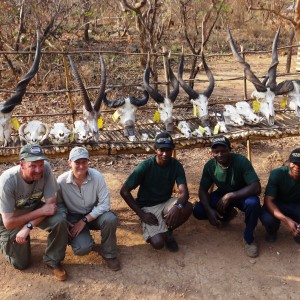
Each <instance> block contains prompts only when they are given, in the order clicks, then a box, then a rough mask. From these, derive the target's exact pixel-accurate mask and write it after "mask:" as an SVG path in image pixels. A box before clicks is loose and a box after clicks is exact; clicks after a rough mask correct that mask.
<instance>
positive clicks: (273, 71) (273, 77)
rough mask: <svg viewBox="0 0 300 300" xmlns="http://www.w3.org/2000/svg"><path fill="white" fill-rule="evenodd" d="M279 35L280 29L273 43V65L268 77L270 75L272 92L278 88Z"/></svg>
mask: <svg viewBox="0 0 300 300" xmlns="http://www.w3.org/2000/svg"><path fill="white" fill-rule="evenodd" d="M279 33H280V28H279V29H278V30H277V32H276V34H275V37H274V41H273V45H272V63H271V66H270V68H269V71H268V75H269V84H268V86H269V88H270V90H271V91H273V90H274V89H275V88H276V69H277V66H278V64H279V61H278V53H277V45H278V37H279Z"/></svg>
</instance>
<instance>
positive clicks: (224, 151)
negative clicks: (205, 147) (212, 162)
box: [211, 145, 230, 166]
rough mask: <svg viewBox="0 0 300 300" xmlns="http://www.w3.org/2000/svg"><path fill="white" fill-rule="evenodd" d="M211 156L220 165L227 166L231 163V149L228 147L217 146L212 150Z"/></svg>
mask: <svg viewBox="0 0 300 300" xmlns="http://www.w3.org/2000/svg"><path fill="white" fill-rule="evenodd" d="M211 154H212V156H213V158H214V159H216V161H217V162H218V163H219V164H220V165H225V166H226V165H227V164H228V163H229V162H230V149H229V148H228V147H227V146H223V145H216V146H214V147H213V148H212V149H211Z"/></svg>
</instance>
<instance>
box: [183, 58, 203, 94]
mask: <svg viewBox="0 0 300 300" xmlns="http://www.w3.org/2000/svg"><path fill="white" fill-rule="evenodd" d="M183 63H184V54H183V53H182V54H181V57H180V62H179V66H178V81H179V83H180V85H181V87H182V88H183V89H184V91H185V92H186V93H187V94H188V95H189V96H190V98H191V99H197V98H198V97H199V94H198V93H197V92H196V91H195V90H193V89H192V88H191V87H190V86H189V85H188V84H186V82H185V81H184V80H183V79H182V74H183Z"/></svg>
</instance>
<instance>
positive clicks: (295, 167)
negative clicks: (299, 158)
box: [290, 162, 300, 180]
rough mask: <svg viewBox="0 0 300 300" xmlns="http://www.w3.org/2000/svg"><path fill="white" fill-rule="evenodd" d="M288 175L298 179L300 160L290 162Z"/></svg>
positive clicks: (299, 176)
mask: <svg viewBox="0 0 300 300" xmlns="http://www.w3.org/2000/svg"><path fill="white" fill-rule="evenodd" d="M290 175H291V177H292V178H294V179H298V180H299V179H300V162H297V163H292V162H290Z"/></svg>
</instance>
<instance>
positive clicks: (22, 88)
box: [1, 31, 42, 114]
mask: <svg viewBox="0 0 300 300" xmlns="http://www.w3.org/2000/svg"><path fill="white" fill-rule="evenodd" d="M36 36H37V37H36V39H37V41H36V50H35V56H34V61H33V64H32V67H31V69H30V70H29V71H28V73H27V74H26V75H25V76H24V78H23V79H22V80H21V81H20V82H19V83H18V84H17V88H16V92H15V93H14V94H13V95H12V96H11V97H10V98H9V99H8V100H6V102H5V103H4V104H3V107H2V109H1V112H2V113H4V114H6V113H10V112H11V111H12V110H13V109H14V107H15V106H16V105H18V104H21V102H22V97H23V96H24V94H25V92H26V87H27V85H28V84H29V82H30V80H31V79H32V78H33V77H34V75H35V74H36V73H37V71H38V69H39V64H40V61H41V56H42V53H41V41H40V33H39V31H37V32H36Z"/></svg>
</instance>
